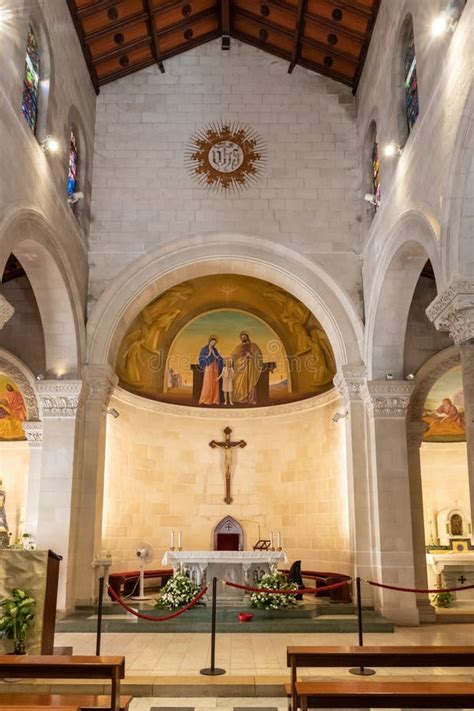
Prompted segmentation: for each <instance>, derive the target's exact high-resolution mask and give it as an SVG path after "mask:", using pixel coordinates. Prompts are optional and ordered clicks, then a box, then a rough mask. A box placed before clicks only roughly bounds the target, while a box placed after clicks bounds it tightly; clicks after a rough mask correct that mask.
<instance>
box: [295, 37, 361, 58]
mask: <svg viewBox="0 0 474 711" xmlns="http://www.w3.org/2000/svg"><path fill="white" fill-rule="evenodd" d="M301 44H302V45H304V46H306V47H314V48H315V49H321V50H322V51H323V52H326V53H327V54H329V55H331V56H334V57H339V58H340V59H346V60H347V61H348V62H353V63H354V64H356V65H357V64H358V63H359V58H358V57H354V55H353V54H349V53H348V52H343V51H342V50H340V49H336V48H335V47H332V46H331V45H330V44H324V42H318V41H317V40H314V39H311V37H302V38H301Z"/></svg>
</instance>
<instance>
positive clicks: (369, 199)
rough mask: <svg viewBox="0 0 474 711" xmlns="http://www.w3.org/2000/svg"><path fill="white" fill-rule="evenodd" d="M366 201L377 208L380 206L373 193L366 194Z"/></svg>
mask: <svg viewBox="0 0 474 711" xmlns="http://www.w3.org/2000/svg"><path fill="white" fill-rule="evenodd" d="M364 200H365V201H366V202H370V204H371V205H374V206H375V207H378V206H379V201H378V200H377V197H376V196H375V195H374V194H373V193H365V195H364Z"/></svg>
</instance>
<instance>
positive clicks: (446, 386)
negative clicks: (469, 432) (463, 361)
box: [423, 365, 466, 442]
mask: <svg viewBox="0 0 474 711" xmlns="http://www.w3.org/2000/svg"><path fill="white" fill-rule="evenodd" d="M423 422H426V424H427V425H428V429H427V431H426V432H425V435H424V437H423V440H424V441H425V442H465V441H466V426H465V421H464V393H463V388H462V373H461V366H460V365H458V366H455V367H454V368H451V369H450V370H448V371H447V372H446V373H444V374H443V375H442V376H441V377H440V378H438V380H437V381H436V382H435V384H434V385H433V387H432V388H431V390H430V392H429V393H428V397H427V398H426V401H425V406H424V412H423Z"/></svg>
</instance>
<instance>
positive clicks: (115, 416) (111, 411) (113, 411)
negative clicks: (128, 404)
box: [107, 407, 120, 420]
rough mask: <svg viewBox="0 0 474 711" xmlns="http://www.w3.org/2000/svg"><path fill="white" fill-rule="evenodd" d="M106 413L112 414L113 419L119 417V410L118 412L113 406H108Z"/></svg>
mask: <svg viewBox="0 0 474 711" xmlns="http://www.w3.org/2000/svg"><path fill="white" fill-rule="evenodd" d="M107 414H108V415H112V417H113V418H114V420H116V419H117V417H120V412H119V411H118V410H116V409H115V407H110V408H109V409H108V410H107Z"/></svg>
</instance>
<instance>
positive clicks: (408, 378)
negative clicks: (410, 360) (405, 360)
mask: <svg viewBox="0 0 474 711" xmlns="http://www.w3.org/2000/svg"><path fill="white" fill-rule="evenodd" d="M406 379H407V380H415V376H414V375H413V373H408V375H407V377H406Z"/></svg>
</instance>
